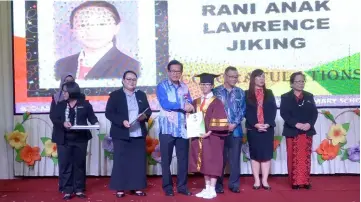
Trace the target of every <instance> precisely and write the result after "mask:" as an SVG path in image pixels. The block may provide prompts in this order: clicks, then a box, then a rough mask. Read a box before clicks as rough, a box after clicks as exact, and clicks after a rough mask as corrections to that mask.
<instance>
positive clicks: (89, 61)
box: [78, 43, 114, 68]
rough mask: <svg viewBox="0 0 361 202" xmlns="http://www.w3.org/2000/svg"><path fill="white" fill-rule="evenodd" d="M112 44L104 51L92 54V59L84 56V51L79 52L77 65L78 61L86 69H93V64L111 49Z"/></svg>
mask: <svg viewBox="0 0 361 202" xmlns="http://www.w3.org/2000/svg"><path fill="white" fill-rule="evenodd" d="M113 46H114V45H113V43H110V44H108V45H107V46H106V47H105V48H104V49H102V50H101V51H98V52H96V53H95V54H92V57H87V56H86V55H85V52H84V50H81V51H80V54H79V57H78V64H80V61H82V65H84V66H86V67H90V68H92V67H94V66H95V64H96V63H97V62H98V61H99V60H100V59H101V58H102V57H103V56H104V55H105V54H106V53H107V52H108V51H109V50H110V49H112V48H113Z"/></svg>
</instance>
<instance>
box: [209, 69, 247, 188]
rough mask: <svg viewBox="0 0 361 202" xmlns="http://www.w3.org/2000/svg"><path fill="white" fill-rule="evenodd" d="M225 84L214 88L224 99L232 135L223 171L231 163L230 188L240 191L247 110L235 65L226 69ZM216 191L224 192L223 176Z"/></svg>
mask: <svg viewBox="0 0 361 202" xmlns="http://www.w3.org/2000/svg"><path fill="white" fill-rule="evenodd" d="M223 76H224V84H223V85H221V86H218V87H217V88H215V89H214V95H215V96H217V98H219V99H220V100H222V102H223V104H224V107H225V110H226V113H227V116H228V122H229V123H230V124H229V128H228V130H229V132H230V133H232V135H229V136H227V137H226V140H225V142H224V151H223V155H224V157H223V160H224V162H223V172H224V168H225V166H226V164H227V160H228V161H229V165H230V176H229V181H228V188H229V189H230V190H231V191H232V192H234V193H239V192H240V190H239V177H240V166H241V164H240V156H241V147H242V136H243V132H242V125H241V123H242V120H243V118H244V115H245V111H246V100H245V94H244V91H243V90H242V89H241V88H238V87H236V84H237V82H238V71H237V69H236V68H235V67H231V66H229V67H227V68H226V70H225V71H224V75H223ZM216 192H217V193H224V190H223V176H222V177H220V178H218V180H217V184H216Z"/></svg>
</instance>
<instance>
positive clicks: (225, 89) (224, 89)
mask: <svg viewBox="0 0 361 202" xmlns="http://www.w3.org/2000/svg"><path fill="white" fill-rule="evenodd" d="M221 88H222V90H223V91H226V92H233V91H234V90H235V89H236V87H232V88H231V90H230V91H229V90H228V89H227V88H226V87H224V85H222V87H221Z"/></svg>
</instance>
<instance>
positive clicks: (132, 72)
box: [123, 70, 138, 80]
mask: <svg viewBox="0 0 361 202" xmlns="http://www.w3.org/2000/svg"><path fill="white" fill-rule="evenodd" d="M127 74H134V76H135V77H136V78H138V75H137V73H135V72H134V71H132V70H128V71H126V72H124V74H123V80H124V79H125V77H126V76H127Z"/></svg>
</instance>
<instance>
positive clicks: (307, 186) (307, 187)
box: [303, 184, 311, 189]
mask: <svg viewBox="0 0 361 202" xmlns="http://www.w3.org/2000/svg"><path fill="white" fill-rule="evenodd" d="M303 187H304V188H305V189H311V185H310V184H305V186H303Z"/></svg>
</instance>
